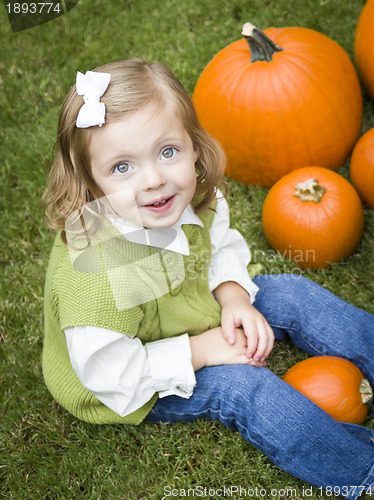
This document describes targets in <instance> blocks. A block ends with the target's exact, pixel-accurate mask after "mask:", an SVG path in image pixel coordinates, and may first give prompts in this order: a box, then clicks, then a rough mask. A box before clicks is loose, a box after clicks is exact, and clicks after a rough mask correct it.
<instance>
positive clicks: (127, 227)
mask: <svg viewBox="0 0 374 500" xmlns="http://www.w3.org/2000/svg"><path fill="white" fill-rule="evenodd" d="M109 220H110V222H111V223H112V224H113V226H114V227H115V229H117V230H118V231H119V232H120V233H121V234H122V235H123V236H124V237H125V238H126V239H127V240H128V241H131V242H132V243H138V244H140V245H150V246H153V247H158V248H163V249H165V250H171V251H172V252H177V253H181V254H182V255H189V253H190V251H189V248H188V241H187V238H186V235H185V234H184V232H183V230H182V226H183V225H184V224H194V225H197V226H200V227H203V226H204V224H203V223H202V222H201V220H200V219H199V217H198V216H197V215H196V214H195V213H194V211H193V209H192V207H191V205H188V206H187V207H186V208H185V210H184V211H183V213H182V215H181V217H180V219H179V220H178V221H177V222H176V223H175V224H174V225H173V226H170V227H165V228H152V229H146V228H144V227H143V226H139V225H137V224H134V223H132V222H129V221H126V220H125V219H122V218H121V217H116V218H115V217H111V218H110V219H109Z"/></svg>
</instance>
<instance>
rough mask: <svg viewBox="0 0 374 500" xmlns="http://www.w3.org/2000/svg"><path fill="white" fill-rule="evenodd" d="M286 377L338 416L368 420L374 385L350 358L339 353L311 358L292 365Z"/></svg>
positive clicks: (285, 378) (330, 413) (346, 419)
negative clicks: (337, 355) (344, 357)
mask: <svg viewBox="0 0 374 500" xmlns="http://www.w3.org/2000/svg"><path fill="white" fill-rule="evenodd" d="M283 380H284V381H285V382H287V383H288V384H290V385H292V386H293V387H295V389H297V390H298V391H299V392H301V393H302V394H304V396H306V397H307V398H309V399H311V400H312V401H313V402H314V403H316V404H317V405H318V406H319V407H321V408H322V409H323V410H325V411H326V412H327V413H328V414H329V415H331V416H332V417H333V418H335V419H336V420H339V421H340V422H350V423H352V424H363V423H364V421H365V418H366V415H367V413H368V405H367V403H368V402H369V401H370V399H371V397H372V389H371V387H370V385H369V382H368V381H367V380H366V379H364V376H363V374H362V373H361V370H359V368H357V366H356V365H354V364H353V363H351V362H350V361H347V360H346V359H343V358H339V357H336V356H316V357H314V358H308V359H305V360H304V361H300V362H299V363H296V365H294V366H293V367H292V368H290V369H289V370H288V372H287V373H286V375H285V376H284V377H283Z"/></svg>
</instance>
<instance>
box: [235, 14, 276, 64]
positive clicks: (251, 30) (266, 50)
mask: <svg viewBox="0 0 374 500" xmlns="http://www.w3.org/2000/svg"><path fill="white" fill-rule="evenodd" d="M242 35H243V36H244V38H245V39H246V40H247V43H248V45H249V49H250V51H251V55H252V57H251V60H250V62H251V63H253V62H256V61H267V62H270V61H271V59H272V56H273V54H274V53H275V52H280V51H281V50H283V49H282V47H278V45H276V44H275V43H274V42H273V40H270V38H269V37H267V36H266V35H265V33H263V32H262V31H261V30H260V29H259V28H257V26H255V25H254V24H252V23H245V25H244V26H243V31H242Z"/></svg>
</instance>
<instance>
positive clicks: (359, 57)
mask: <svg viewBox="0 0 374 500" xmlns="http://www.w3.org/2000/svg"><path fill="white" fill-rule="evenodd" d="M373 47H374V0H367V2H366V4H365V6H364V8H363V9H362V11H361V14H360V17H359V19H358V23H357V27H356V36H355V47H354V51H355V62H356V67H357V71H358V74H359V75H360V78H361V80H362V83H363V84H364V86H365V88H366V90H367V92H368V94H369V96H370V97H371V99H373V100H374V51H373Z"/></svg>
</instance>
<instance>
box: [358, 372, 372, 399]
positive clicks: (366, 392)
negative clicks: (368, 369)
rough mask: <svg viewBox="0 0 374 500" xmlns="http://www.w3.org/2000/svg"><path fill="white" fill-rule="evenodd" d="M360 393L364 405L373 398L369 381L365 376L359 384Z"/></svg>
mask: <svg viewBox="0 0 374 500" xmlns="http://www.w3.org/2000/svg"><path fill="white" fill-rule="evenodd" d="M360 394H361V399H362V402H363V404H364V405H367V404H368V403H370V401H371V400H372V399H373V391H372V388H371V387H370V384H369V381H368V380H367V379H366V378H364V379H362V382H361V385H360Z"/></svg>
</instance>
